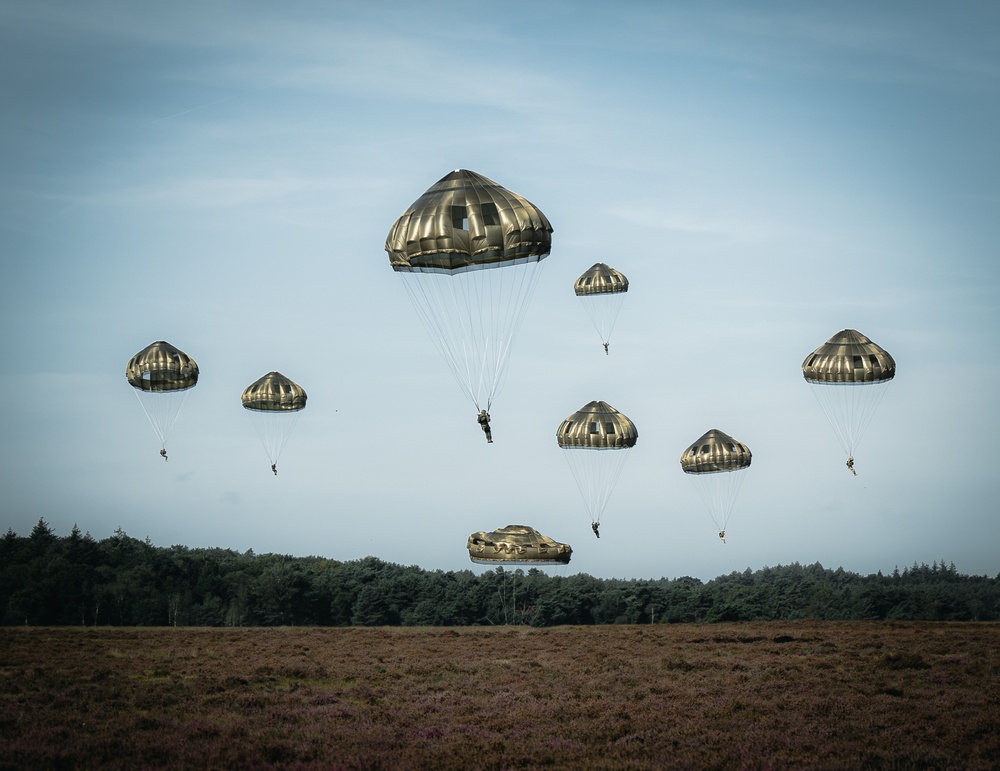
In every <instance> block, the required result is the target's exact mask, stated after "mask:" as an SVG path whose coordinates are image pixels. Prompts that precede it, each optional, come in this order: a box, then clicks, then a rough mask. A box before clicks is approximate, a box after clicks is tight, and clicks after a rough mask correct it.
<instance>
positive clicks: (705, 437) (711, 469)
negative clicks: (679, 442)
mask: <svg viewBox="0 0 1000 771" xmlns="http://www.w3.org/2000/svg"><path fill="white" fill-rule="evenodd" d="M751 457H752V456H751V453H750V448H749V447H747V446H746V445H745V444H743V443H742V442H737V441H736V440H735V439H733V438H732V437H731V436H730V435H729V434H726V433H724V432H722V431H720V430H719V429H717V428H713V429H712V430H711V431H707V432H705V433H704V434H702V436H701V437H699V438H698V440H697V441H696V442H695V443H694V444H692V445H691V446H690V447H688V448H687V449H686V450H685V451H684V454H683V455H681V468H682V469H683V470H684V473H685V474H716V473H718V472H721V471H738V470H740V469H744V468H747V467H748V466H749V465H750V459H751Z"/></svg>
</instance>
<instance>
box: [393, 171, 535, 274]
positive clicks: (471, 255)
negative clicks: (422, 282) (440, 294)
mask: <svg viewBox="0 0 1000 771" xmlns="http://www.w3.org/2000/svg"><path fill="white" fill-rule="evenodd" d="M551 247H552V226H551V225H550V224H549V221H548V219H547V218H546V217H545V215H544V214H542V212H541V211H540V210H539V209H538V208H537V207H536V206H535V205H534V204H532V203H531V202H530V201H527V200H526V199H524V198H522V197H521V196H519V195H517V194H516V193H512V192H510V191H509V190H507V189H505V188H503V187H501V186H500V185H498V184H497V183H496V182H494V181H493V180H491V179H487V178H486V177H484V176H482V175H481V174H477V173H476V172H474V171H467V170H465V169H456V170H455V171H453V172H451V173H450V174H447V175H445V176H444V177H442V178H441V179H440V180H438V181H437V182H436V183H435V184H434V185H432V186H431V187H429V188H428V189H427V190H426V191H425V192H424V194H423V195H422V196H420V198H418V199H417V200H416V201H414V202H413V204H412V205H411V206H410V208H408V209H407V210H406V211H405V212H403V214H402V215H400V217H399V219H397V220H396V222H395V224H393V226H392V229H391V230H390V231H389V236H388V237H387V238H386V242H385V250H386V251H387V252H388V253H389V263H390V264H391V265H392V268H393V270H396V271H404V272H421V271H429V272H440V273H460V272H463V271H468V270H480V269H483V268H499V267H503V266H505V265H514V264H518V263H526V262H537V261H539V260H541V259H543V258H544V257H545V256H546V255H548V253H549V251H550V250H551Z"/></svg>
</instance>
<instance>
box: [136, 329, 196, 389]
mask: <svg viewBox="0 0 1000 771" xmlns="http://www.w3.org/2000/svg"><path fill="white" fill-rule="evenodd" d="M125 377H126V378H128V382H129V384H130V385H131V386H132V387H133V388H137V389H139V390H140V391H156V392H165V391H184V390H186V389H188V388H192V387H193V386H194V385H195V384H197V382H198V365H197V364H196V363H195V361H194V359H192V358H191V357H190V356H188V355H187V354H186V353H184V351H182V350H181V349H180V348H175V347H174V346H172V345H171V344H170V343H168V342H166V341H164V340H157V341H156V342H155V343H150V344H149V345H147V346H146V347H145V348H143V349H142V350H141V351H139V353H137V354H136V355H135V356H133V357H132V358H131V359H129V361H128V364H126V365H125Z"/></svg>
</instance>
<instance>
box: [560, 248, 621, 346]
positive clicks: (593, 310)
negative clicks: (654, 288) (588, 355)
mask: <svg viewBox="0 0 1000 771" xmlns="http://www.w3.org/2000/svg"><path fill="white" fill-rule="evenodd" d="M573 291H574V292H575V293H576V296H577V297H579V298H580V302H581V303H583V308H584V310H585V311H586V312H587V315H588V316H589V317H590V320H591V322H593V324H594V328H595V329H596V330H597V334H598V335H600V337H601V343H603V345H604V352H605V353H607V352H608V345H609V344H610V342H611V333H612V331H613V330H614V327H615V322H616V321H617V320H618V313H619V311H620V310H621V307H622V300H624V299H625V293H626V292H628V279H627V278H625V275H624V274H622V273H621V272H619V271H617V270H615V269H614V268H612V267H609V266H608V265H605V264H604V263H603V262H598V263H595V264H594V265H592V266H591V267H590V268H589V269H588V270H586V271H584V273H583V275H581V276H580V277H579V278H578V279H577V280H576V283H574V284H573Z"/></svg>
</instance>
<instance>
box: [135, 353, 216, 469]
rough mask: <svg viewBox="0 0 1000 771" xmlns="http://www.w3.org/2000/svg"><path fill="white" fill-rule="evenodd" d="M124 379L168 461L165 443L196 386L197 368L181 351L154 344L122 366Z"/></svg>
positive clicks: (163, 455)
mask: <svg viewBox="0 0 1000 771" xmlns="http://www.w3.org/2000/svg"><path fill="white" fill-rule="evenodd" d="M125 378H126V379H127V380H128V382H129V385H131V386H132V387H133V388H134V389H135V391H133V393H134V394H135V396H136V398H137V399H138V400H139V404H140V405H141V406H142V411H143V412H144V413H146V418H147V419H148V420H149V424H150V425H151V426H152V427H153V431H154V432H155V433H156V436H157V437H158V438H159V440H160V455H161V456H162V457H163V459H164V460H166V459H167V442H169V441H170V436H171V434H172V433H173V430H174V424H175V423H176V422H177V417H178V416H179V415H180V412H181V408H183V407H184V404H185V402H187V398H188V396H189V395H190V393H191V389H192V388H193V387H194V386H195V385H196V384H197V383H198V365H197V364H196V363H195V360H194V359H192V358H191V357H190V356H188V355H187V354H186V353H184V351H182V350H181V349H180V348H176V347H174V346H173V345H171V344H170V343H168V342H166V341H164V340H157V341H156V342H155V343H150V344H149V345H147V346H146V347H145V348H143V349H142V350H141V351H139V353H137V354H136V355H135V356H133V357H132V358H131V359H129V360H128V364H126V365H125Z"/></svg>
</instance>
